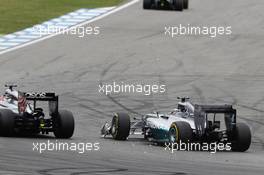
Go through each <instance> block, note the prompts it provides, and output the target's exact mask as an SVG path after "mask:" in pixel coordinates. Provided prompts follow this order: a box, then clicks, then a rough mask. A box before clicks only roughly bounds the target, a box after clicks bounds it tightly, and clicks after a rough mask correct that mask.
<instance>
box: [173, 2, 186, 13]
mask: <svg viewBox="0 0 264 175" xmlns="http://www.w3.org/2000/svg"><path fill="white" fill-rule="evenodd" d="M183 1H184V0H173V5H174V9H175V10H176V11H182V10H183Z"/></svg>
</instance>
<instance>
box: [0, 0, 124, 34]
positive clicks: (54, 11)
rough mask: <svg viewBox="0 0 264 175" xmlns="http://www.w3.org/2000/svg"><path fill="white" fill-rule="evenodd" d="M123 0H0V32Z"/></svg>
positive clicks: (6, 32) (10, 31) (19, 28)
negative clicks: (81, 9)
mask: <svg viewBox="0 0 264 175" xmlns="http://www.w3.org/2000/svg"><path fill="white" fill-rule="evenodd" d="M122 1H123V0H0V34H8V33H13V32H15V31H18V30H22V29H24V28H27V27H30V26H33V25H34V24H39V23H42V22H44V21H47V20H49V19H51V18H55V17H58V16H61V15H63V14H66V13H69V12H72V11H74V10H77V9H80V8H96V7H109V6H114V5H117V4H119V3H121V2H122Z"/></svg>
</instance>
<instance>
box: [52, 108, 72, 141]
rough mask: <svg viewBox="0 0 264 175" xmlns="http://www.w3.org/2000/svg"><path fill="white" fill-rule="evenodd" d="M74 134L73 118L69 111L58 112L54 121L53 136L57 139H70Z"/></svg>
mask: <svg viewBox="0 0 264 175" xmlns="http://www.w3.org/2000/svg"><path fill="white" fill-rule="evenodd" d="M73 132H74V117H73V114H72V113H71V112H70V111H67V110H61V111H59V112H58V115H57V116H56V121H55V128H54V135H55V137H57V138H64V139H68V138H71V137H72V135H73Z"/></svg>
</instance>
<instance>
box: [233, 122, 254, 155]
mask: <svg viewBox="0 0 264 175" xmlns="http://www.w3.org/2000/svg"><path fill="white" fill-rule="evenodd" d="M250 144H251V132H250V129H249V127H248V125H246V124H245V123H237V124H236V128H235V130H234V133H233V140H232V151H237V152H244V151H246V150H248V149H249V147H250Z"/></svg>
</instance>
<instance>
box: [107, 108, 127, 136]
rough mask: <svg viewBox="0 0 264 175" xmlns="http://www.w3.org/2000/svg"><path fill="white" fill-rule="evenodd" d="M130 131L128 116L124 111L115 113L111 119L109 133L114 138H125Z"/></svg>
mask: <svg viewBox="0 0 264 175" xmlns="http://www.w3.org/2000/svg"><path fill="white" fill-rule="evenodd" d="M129 132H130V117H129V115H128V114H126V113H116V114H115V115H114V117H113V119H112V126H111V134H112V136H113V138H114V139H115V140H126V139H127V137H128V136H129Z"/></svg>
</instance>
